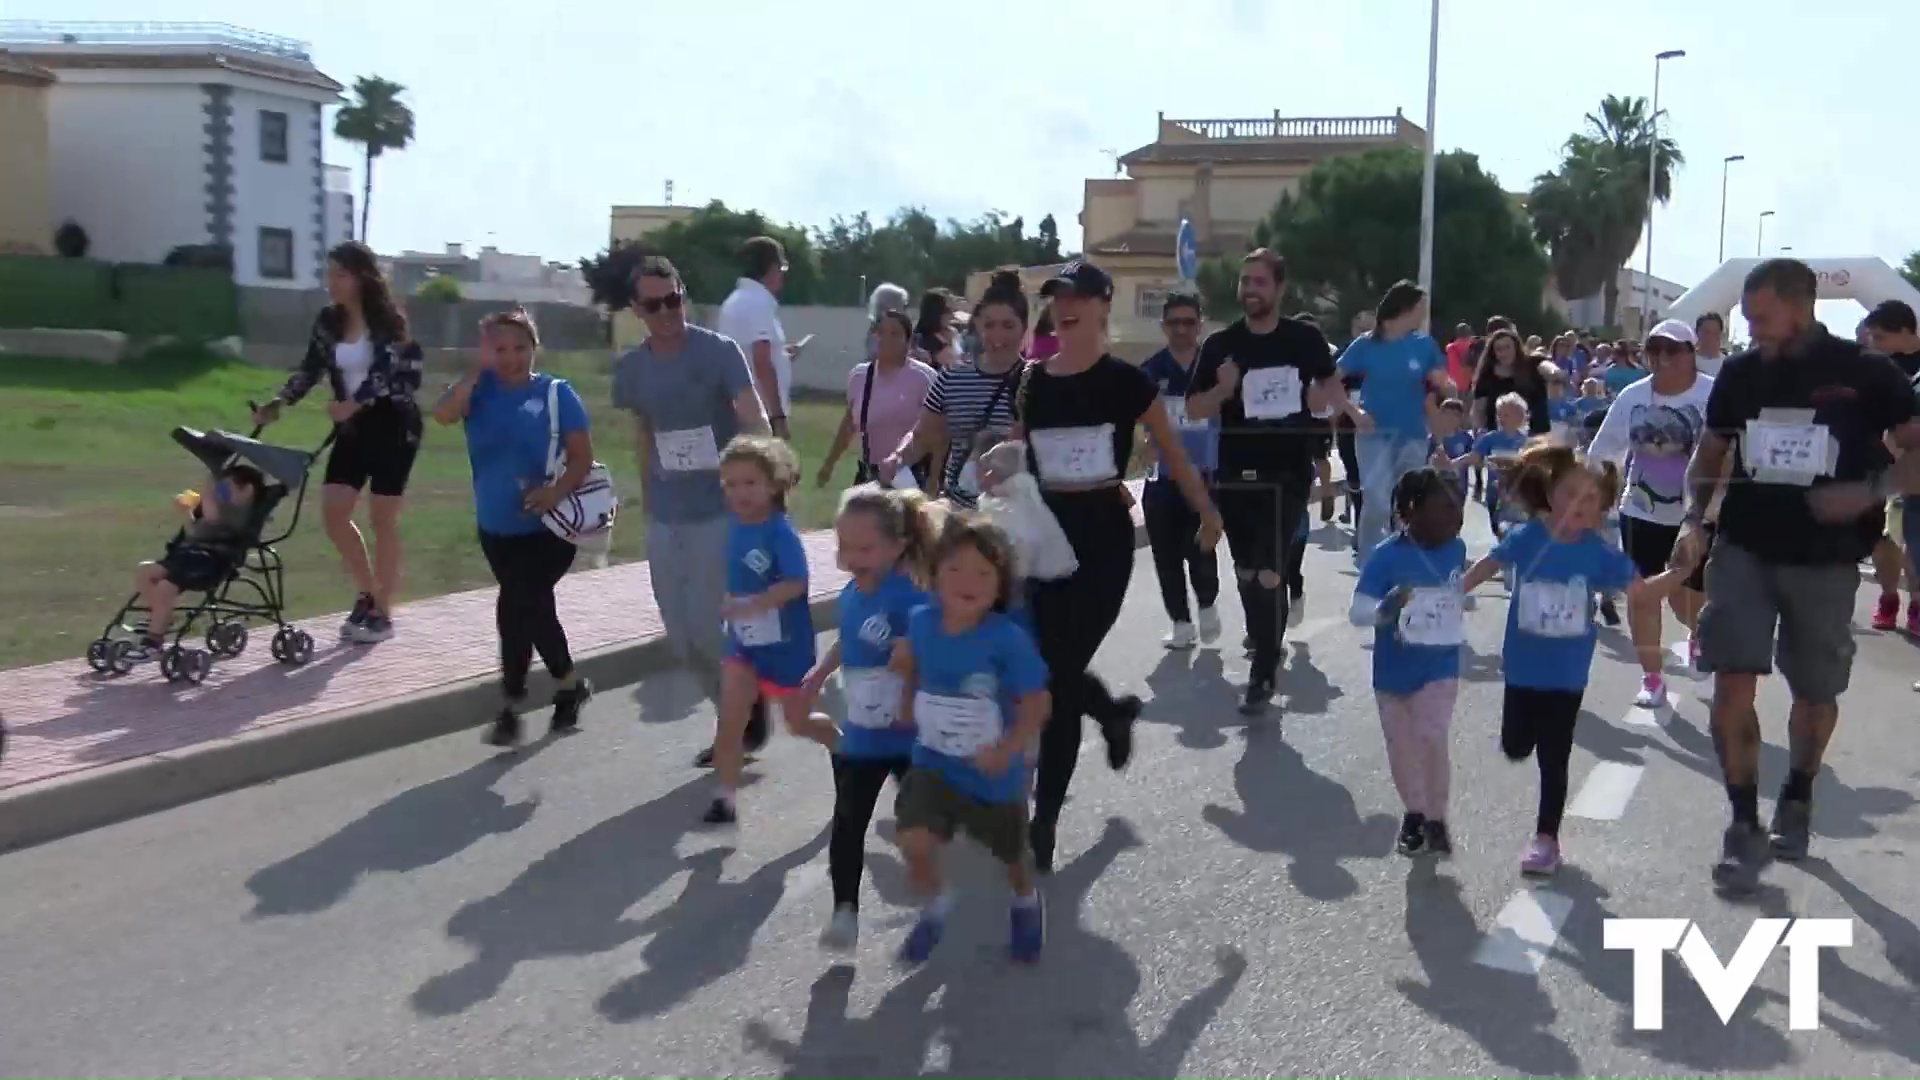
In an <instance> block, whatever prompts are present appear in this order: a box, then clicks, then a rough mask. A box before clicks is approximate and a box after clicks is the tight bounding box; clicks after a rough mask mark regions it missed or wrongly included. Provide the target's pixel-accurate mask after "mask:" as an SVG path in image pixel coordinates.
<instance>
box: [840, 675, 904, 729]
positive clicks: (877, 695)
mask: <svg viewBox="0 0 1920 1080" xmlns="http://www.w3.org/2000/svg"><path fill="white" fill-rule="evenodd" d="M840 675H841V681H842V682H843V683H844V684H845V686H846V691H847V723H848V724H850V725H852V726H854V727H859V728H888V727H892V726H893V725H894V723H895V722H896V721H898V720H899V719H900V692H901V691H902V690H903V689H905V686H906V684H905V683H903V682H902V681H901V679H900V676H898V675H895V674H894V673H893V672H891V671H888V670H887V669H886V668H842V669H840Z"/></svg>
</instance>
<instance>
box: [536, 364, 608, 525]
mask: <svg viewBox="0 0 1920 1080" xmlns="http://www.w3.org/2000/svg"><path fill="white" fill-rule="evenodd" d="M566 469H567V450H566V446H565V445H564V444H562V442H561V441H560V380H559V379H554V380H552V381H551V382H549V383H547V482H548V483H549V484H551V483H553V482H554V481H555V480H558V479H559V478H560V476H561V474H563V473H565V472H566ZM619 509H620V498H619V495H618V494H616V493H615V492H614V490H613V476H612V475H611V474H610V473H608V472H607V467H606V466H605V465H602V464H600V463H599V462H597V461H596V462H594V463H593V465H592V466H591V467H589V468H588V469H587V475H585V476H584V477H581V479H580V483H579V485H578V486H576V487H575V488H574V489H573V490H572V491H570V492H568V493H567V494H565V495H563V496H561V498H560V501H559V502H557V503H555V504H554V507H553V509H552V510H549V511H547V513H546V516H544V517H542V518H541V519H540V521H541V523H542V524H544V525H545V526H546V527H547V531H548V532H550V533H552V534H554V535H555V536H558V537H559V538H560V539H562V540H565V541H567V542H568V543H571V544H575V545H579V546H583V547H585V546H592V547H604V546H605V545H606V543H607V542H608V541H610V540H611V539H612V534H613V518H614V515H615V514H616V513H618V512H619Z"/></svg>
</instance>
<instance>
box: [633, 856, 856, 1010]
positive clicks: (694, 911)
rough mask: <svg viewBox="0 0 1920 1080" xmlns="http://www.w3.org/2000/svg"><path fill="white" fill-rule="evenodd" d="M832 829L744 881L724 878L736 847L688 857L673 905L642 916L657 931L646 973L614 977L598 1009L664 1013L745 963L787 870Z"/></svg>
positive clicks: (646, 954) (647, 950)
mask: <svg viewBox="0 0 1920 1080" xmlns="http://www.w3.org/2000/svg"><path fill="white" fill-rule="evenodd" d="M829 831H830V830H829V829H823V830H821V832H820V834H819V835H818V836H816V837H814V838H813V839H812V840H809V841H807V842H806V843H805V844H803V845H801V846H800V847H797V848H795V849H794V850H792V851H790V852H788V853H786V854H785V855H782V856H781V857H779V858H778V859H775V860H774V861H772V862H770V863H766V864H764V865H762V866H760V867H759V868H758V869H756V870H754V872H753V873H752V874H749V875H748V876H747V877H746V879H745V880H742V881H737V882H726V881H721V880H720V867H721V864H722V863H724V862H725V861H726V858H727V856H728V855H730V854H732V853H733V850H732V849H731V848H724V847H723V848H710V849H708V850H706V851H702V852H700V853H698V854H696V855H693V856H692V857H690V858H688V859H687V860H686V867H687V869H688V870H690V871H691V872H692V873H691V874H690V875H689V876H688V878H687V885H686V888H685V889H683V890H681V893H680V896H679V898H678V899H676V900H675V901H674V902H673V903H672V905H670V906H668V907H667V908H665V909H663V910H661V911H658V912H655V913H654V914H653V915H650V916H648V917H647V918H646V919H645V920H644V921H642V922H641V923H640V925H639V927H638V930H639V932H640V933H643V934H645V933H651V934H652V935H653V936H652V937H651V938H649V939H648V940H647V943H646V945H645V946H644V947H642V949H641V952H640V955H641V957H642V959H644V960H645V961H646V962H647V967H646V970H645V971H642V972H640V973H639V974H637V975H630V976H628V977H627V978H625V979H622V980H620V981H619V982H618V983H615V984H614V986H613V987H612V988H611V989H609V990H608V991H607V992H606V993H605V994H604V995H602V996H601V998H600V1002H599V1005H598V1006H597V1008H598V1009H599V1012H600V1015H601V1016H604V1017H606V1018H607V1019H608V1020H612V1021H614V1022H616V1023H625V1022H627V1021H630V1020H638V1019H640V1018H642V1017H648V1016H659V1015H661V1014H663V1013H665V1012H666V1011H667V1010H669V1009H671V1008H673V1006H675V1005H676V1004H678V1003H679V1002H680V1001H682V1000H684V999H685V998H686V997H687V996H688V995H689V994H692V993H693V992H694V991H696V990H698V989H700V988H701V987H703V986H706V985H708V984H710V983H713V982H716V981H718V980H720V979H721V978H724V977H725V976H726V975H727V974H729V973H730V972H733V971H736V970H738V969H739V968H741V967H743V966H745V965H746V962H747V954H748V953H750V952H752V951H753V937H754V934H756V933H758V932H759V930H760V927H761V926H762V925H763V924H764V923H765V922H766V921H767V918H768V917H769V916H771V915H772V914H773V909H774V908H775V907H777V906H779V903H780V898H781V897H782V896H783V895H785V893H786V889H787V875H788V874H790V873H792V872H793V871H795V870H798V869H799V868H800V867H802V866H805V865H806V864H807V863H810V862H812V861H813V859H814V857H815V856H817V855H819V854H820V853H821V852H823V851H825V850H826V847H827V836H828V834H829Z"/></svg>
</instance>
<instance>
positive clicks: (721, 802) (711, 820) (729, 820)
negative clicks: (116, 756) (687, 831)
mask: <svg viewBox="0 0 1920 1080" xmlns="http://www.w3.org/2000/svg"><path fill="white" fill-rule="evenodd" d="M700 820H701V822H702V823H704V824H707V825H733V824H736V823H738V822H739V820H740V814H739V812H738V811H736V810H735V809H734V806H733V800H732V799H729V798H727V797H726V796H724V795H716V796H714V798H713V801H712V802H711V803H708V804H707V812H706V813H704V814H702V815H700Z"/></svg>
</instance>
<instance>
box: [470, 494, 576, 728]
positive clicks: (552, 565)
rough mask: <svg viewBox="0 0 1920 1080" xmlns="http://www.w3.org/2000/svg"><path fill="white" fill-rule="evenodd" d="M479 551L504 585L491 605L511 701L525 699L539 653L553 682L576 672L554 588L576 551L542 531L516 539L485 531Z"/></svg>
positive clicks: (505, 687) (502, 675) (502, 680)
mask: <svg viewBox="0 0 1920 1080" xmlns="http://www.w3.org/2000/svg"><path fill="white" fill-rule="evenodd" d="M480 550H481V552H482V553H484V554H485V555H486V557H487V565H488V566H489V567H491V568H492V569H493V580H495V581H497V582H499V583H500V595H499V598H498V599H497V600H495V601H494V607H493V613H494V614H493V618H494V624H495V625H496V626H497V627H498V628H499V631H500V685H501V688H502V689H503V690H504V691H506V695H507V698H508V699H509V700H513V701H518V700H519V699H521V698H523V697H526V696H527V669H528V668H530V667H532V666H533V654H534V653H535V652H536V651H537V652H538V653H539V654H540V662H541V663H543V664H545V665H547V671H548V673H549V674H551V675H552V676H553V677H554V678H556V679H564V678H566V677H567V676H568V675H571V674H573V655H572V654H571V653H569V652H568V651H567V632H566V630H565V629H563V628H562V627H561V626H560V612H559V610H558V609H557V608H556V607H555V606H554V602H553V587H554V586H555V585H557V584H559V583H560V579H561V578H563V577H566V576H567V570H568V569H570V568H571V567H572V566H573V554H574V548H573V545H572V544H569V543H567V542H566V541H565V540H562V539H560V538H559V537H558V536H555V535H554V534H552V533H550V532H548V531H547V530H545V529H541V530H540V531H539V532H537V533H523V534H520V535H518V536H502V535H500V534H498V533H489V532H483V533H481V534H480Z"/></svg>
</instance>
